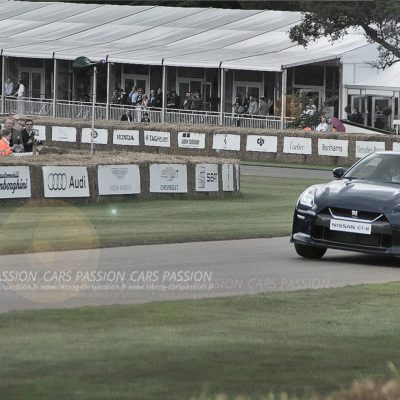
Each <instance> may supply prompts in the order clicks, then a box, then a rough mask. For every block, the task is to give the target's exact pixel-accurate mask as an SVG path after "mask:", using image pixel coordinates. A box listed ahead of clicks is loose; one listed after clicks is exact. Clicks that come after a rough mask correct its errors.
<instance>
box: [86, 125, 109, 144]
mask: <svg viewBox="0 0 400 400" xmlns="http://www.w3.org/2000/svg"><path fill="white" fill-rule="evenodd" d="M81 142H82V143H92V129H91V128H82V140H81ZM107 142H108V130H107V129H95V130H94V131H93V143H94V144H107Z"/></svg>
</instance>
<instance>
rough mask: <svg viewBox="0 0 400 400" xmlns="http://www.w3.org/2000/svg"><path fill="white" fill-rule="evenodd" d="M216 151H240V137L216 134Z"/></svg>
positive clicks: (214, 139)
mask: <svg viewBox="0 0 400 400" xmlns="http://www.w3.org/2000/svg"><path fill="white" fill-rule="evenodd" d="M212 148H213V149H214V150H235V151H240V135H231V134H227V133H223V134H221V133H216V134H215V135H214V136H213V147H212Z"/></svg>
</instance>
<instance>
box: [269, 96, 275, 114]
mask: <svg viewBox="0 0 400 400" xmlns="http://www.w3.org/2000/svg"><path fill="white" fill-rule="evenodd" d="M267 104H268V115H275V113H274V102H273V101H272V99H268V101H267Z"/></svg>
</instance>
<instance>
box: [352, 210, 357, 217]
mask: <svg viewBox="0 0 400 400" xmlns="http://www.w3.org/2000/svg"><path fill="white" fill-rule="evenodd" d="M351 216H352V217H354V218H358V211H357V210H351Z"/></svg>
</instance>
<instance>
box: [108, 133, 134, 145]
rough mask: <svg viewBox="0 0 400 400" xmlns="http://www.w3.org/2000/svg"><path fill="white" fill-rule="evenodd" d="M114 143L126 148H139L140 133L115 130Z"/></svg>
mask: <svg viewBox="0 0 400 400" xmlns="http://www.w3.org/2000/svg"><path fill="white" fill-rule="evenodd" d="M113 143H114V144H119V145H125V146H139V131H134V130H125V129H114V132H113Z"/></svg>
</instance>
